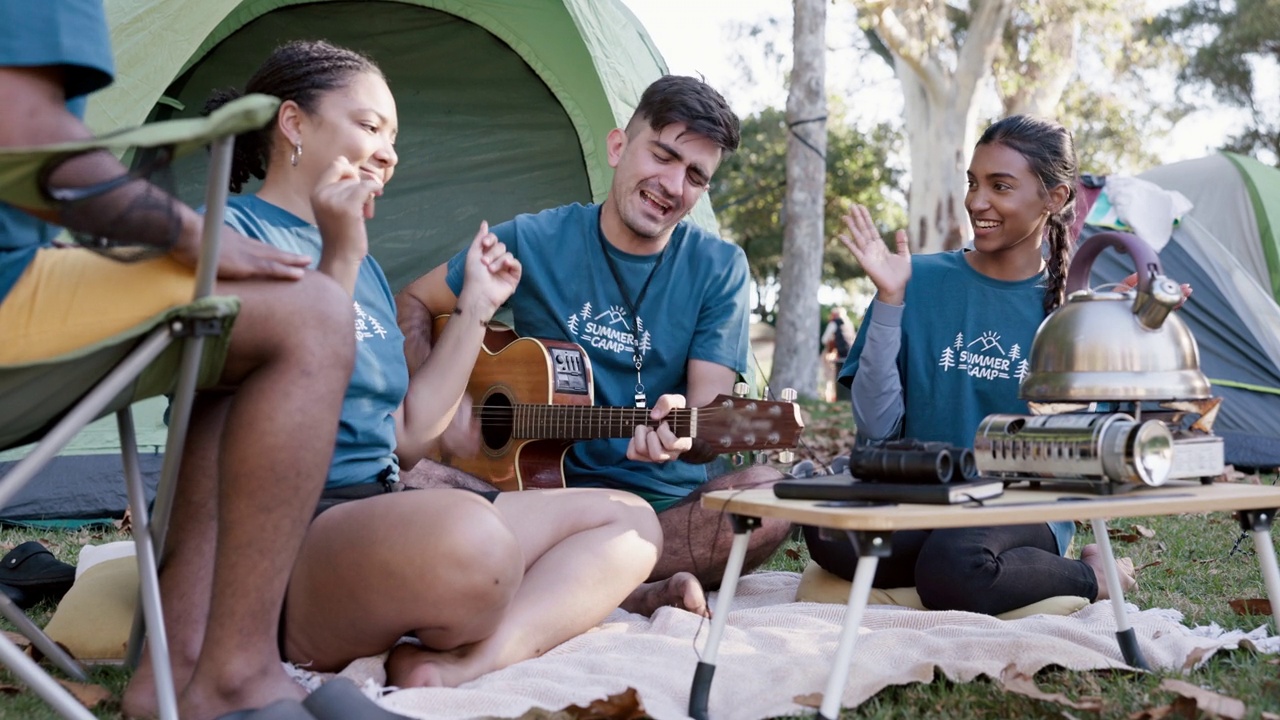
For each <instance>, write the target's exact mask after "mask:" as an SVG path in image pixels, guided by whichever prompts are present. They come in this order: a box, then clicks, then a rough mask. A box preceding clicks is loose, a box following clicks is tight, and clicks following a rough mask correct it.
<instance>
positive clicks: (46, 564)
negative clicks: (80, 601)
mask: <svg viewBox="0 0 1280 720" xmlns="http://www.w3.org/2000/svg"><path fill="white" fill-rule="evenodd" d="M75 580H76V568H75V566H74V565H68V564H67V563H64V562H62V561H61V560H59V559H57V558H56V557H54V556H53V553H51V552H49V550H48V549H47V548H46V547H45V546H44V545H41V544H40V543H38V542H36V541H35V540H29V541H27V542H24V543H22V544H21V545H19V546H18V547H16V548H14V549H12V550H10V551H9V552H8V554H6V555H5V556H4V557H3V558H0V592H3V593H4V594H5V595H8V596H9V599H10V600H13V603H14V604H15V605H17V606H18V607H20V608H22V609H23V610H26V609H27V608H30V607H33V606H34V605H36V604H37V603H39V602H40V601H41V600H52V601H55V602H56V601H58V600H61V599H62V596H63V595H66V594H67V591H68V590H70V589H71V584H72V583H74V582H75Z"/></svg>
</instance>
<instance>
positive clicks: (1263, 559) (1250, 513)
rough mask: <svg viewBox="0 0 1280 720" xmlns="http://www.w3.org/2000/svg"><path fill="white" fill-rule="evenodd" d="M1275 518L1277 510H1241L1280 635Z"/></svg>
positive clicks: (1242, 526)
mask: <svg viewBox="0 0 1280 720" xmlns="http://www.w3.org/2000/svg"><path fill="white" fill-rule="evenodd" d="M1275 516H1276V511H1275V510H1241V511H1240V527H1241V528H1243V529H1244V531H1245V532H1247V533H1249V534H1250V535H1252V536H1253V547H1254V549H1255V550H1256V551H1257V553H1258V565H1260V566H1261V568H1262V581H1263V582H1264V583H1265V584H1266V586H1267V599H1268V600H1270V601H1271V621H1272V622H1273V623H1275V630H1276V632H1277V633H1280V567H1277V565H1276V549H1275V546H1273V545H1272V544H1271V521H1272V520H1273V519H1274V518H1275Z"/></svg>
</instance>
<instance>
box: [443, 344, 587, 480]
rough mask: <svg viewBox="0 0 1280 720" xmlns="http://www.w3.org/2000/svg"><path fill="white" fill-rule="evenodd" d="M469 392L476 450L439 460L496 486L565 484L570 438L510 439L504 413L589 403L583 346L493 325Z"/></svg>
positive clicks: (507, 421)
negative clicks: (477, 436)
mask: <svg viewBox="0 0 1280 720" xmlns="http://www.w3.org/2000/svg"><path fill="white" fill-rule="evenodd" d="M439 327H441V323H440V319H437V328H439ZM467 392H468V393H469V394H470V395H471V399H472V402H473V403H474V404H475V410H474V413H475V416H476V417H477V419H479V421H480V437H481V443H480V452H479V454H477V455H476V456H475V457H469V458H463V457H441V458H439V459H440V461H441V462H443V463H445V464H447V465H451V466H453V467H456V468H458V469H459V470H463V471H464V472H467V473H469V474H471V475H474V476H476V477H478V478H480V479H481V480H486V481H488V482H490V483H492V484H493V485H495V486H496V487H497V488H498V489H499V490H528V489H531V488H562V487H564V486H565V484H564V454H565V452H566V451H567V450H568V449H569V446H570V445H572V444H573V441H566V440H521V439H516V438H513V437H512V434H511V418H510V414H509V412H504V411H505V410H507V409H509V408H511V407H513V406H516V405H583V406H590V405H592V404H593V400H594V397H595V395H594V391H593V389H592V385H591V361H590V360H589V359H588V358H587V355H586V353H585V352H584V351H583V349H582V348H581V347H579V346H578V345H576V344H574V343H568V342H558V341H553V340H538V339H535V338H522V337H517V336H516V335H515V333H514V332H512V331H511V330H509V329H507V328H505V327H497V326H495V327H491V328H490V330H489V332H488V334H487V335H486V337H485V343H484V347H483V348H482V349H481V351H480V356H479V357H478V358H476V366H475V369H474V370H473V371H472V372H471V378H470V379H469V380H468V381H467Z"/></svg>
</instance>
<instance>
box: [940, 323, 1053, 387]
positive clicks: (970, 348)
mask: <svg viewBox="0 0 1280 720" xmlns="http://www.w3.org/2000/svg"><path fill="white" fill-rule="evenodd" d="M938 367H940V368H942V371H943V372H951V371H952V370H955V371H957V372H962V373H965V374H967V375H969V376H970V377H972V378H976V379H978V380H1007V379H1009V378H1010V377H1013V378H1016V379H1017V381H1018V382H1019V383H1021V382H1022V381H1023V380H1025V379H1026V377H1027V375H1030V374H1031V366H1030V364H1029V363H1028V362H1027V359H1026V358H1025V357H1023V354H1022V346H1021V345H1019V344H1018V343H1014V344H1013V345H1011V346H1010V347H1009V349H1008V350H1006V349H1005V347H1004V345H1003V344H1002V343H1001V342H1000V333H997V332H995V331H994V330H987V331H986V332H983V333H982V334H981V335H979V336H978V337H977V338H976V339H974V340H969V341H966V340H965V337H964V333H962V332H960V333H956V339H955V340H954V341H952V342H951V344H950V345H948V346H946V347H945V348H943V350H942V353H941V354H940V355H939V356H938Z"/></svg>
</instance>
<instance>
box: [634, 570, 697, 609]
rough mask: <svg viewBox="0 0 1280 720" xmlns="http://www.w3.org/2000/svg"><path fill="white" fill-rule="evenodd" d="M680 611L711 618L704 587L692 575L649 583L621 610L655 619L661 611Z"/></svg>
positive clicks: (677, 576)
mask: <svg viewBox="0 0 1280 720" xmlns="http://www.w3.org/2000/svg"><path fill="white" fill-rule="evenodd" d="M668 606H670V607H678V608H683V609H685V610H688V611H689V612H691V613H695V614H697V615H701V616H702V617H711V613H710V611H708V609H707V596H706V594H705V593H703V592H702V583H699V582H698V578H696V577H694V576H693V575H692V574H691V573H687V572H678V573H676V574H675V575H672V576H671V577H669V578H667V579H666V580H658V581H656V582H651V583H645V584H643V585H641V586H640V587H638V588H636V589H635V590H633V591H631V594H630V595H628V596H627V599H626V600H623V601H622V605H620V607H621V608H622V609H623V610H626V611H627V612H633V613H636V614H638V615H646V616H647V615H652V614H653V612H654V611H655V610H657V609H658V608H660V607H668Z"/></svg>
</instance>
